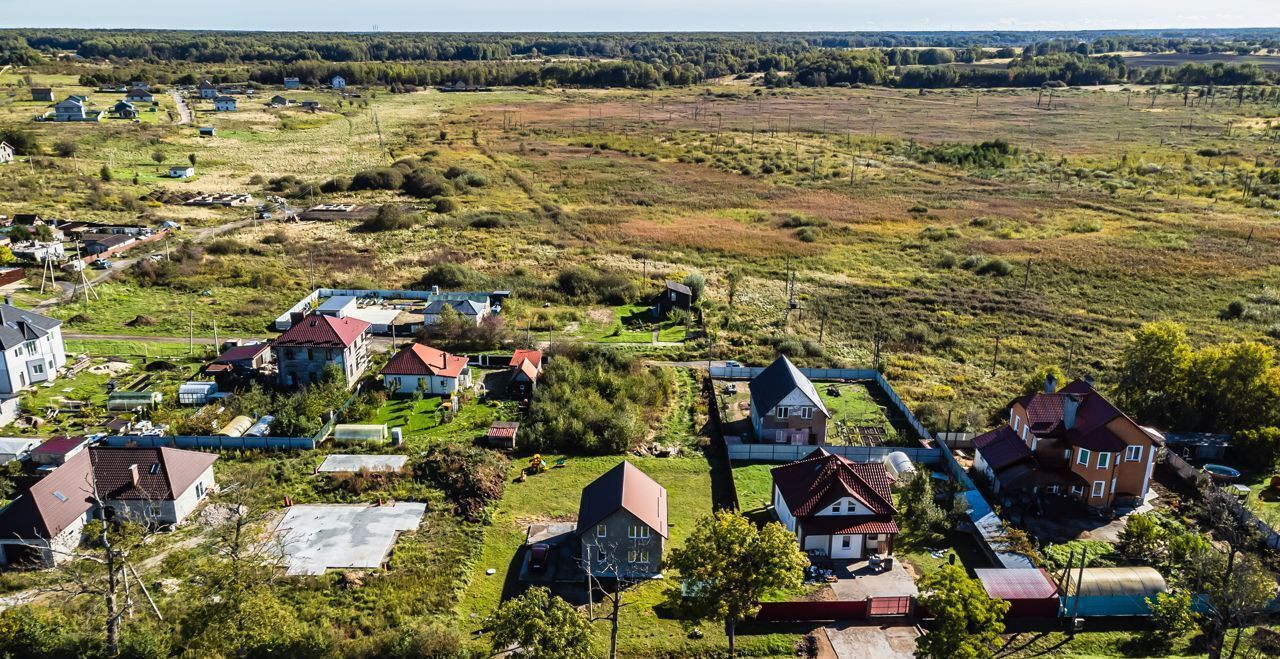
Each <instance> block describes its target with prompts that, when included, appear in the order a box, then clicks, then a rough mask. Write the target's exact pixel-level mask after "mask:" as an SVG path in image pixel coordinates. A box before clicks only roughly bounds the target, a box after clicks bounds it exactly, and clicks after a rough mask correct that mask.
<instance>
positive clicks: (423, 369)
mask: <svg viewBox="0 0 1280 659" xmlns="http://www.w3.org/2000/svg"><path fill="white" fill-rule="evenodd" d="M466 367H467V358H466V357H459V356H456V355H451V354H449V353H447V352H445V351H443V350H436V349H435V348H432V347H431V346H428V345H423V344H421V343H414V344H413V345H411V346H409V347H407V348H405V349H404V350H401V351H400V352H398V353H396V355H395V356H394V357H392V358H391V360H390V361H388V362H387V365H386V366H384V367H383V368H382V374H383V375H434V376H436V377H443V378H456V377H458V376H459V375H461V374H462V371H463V369H465V368H466Z"/></svg>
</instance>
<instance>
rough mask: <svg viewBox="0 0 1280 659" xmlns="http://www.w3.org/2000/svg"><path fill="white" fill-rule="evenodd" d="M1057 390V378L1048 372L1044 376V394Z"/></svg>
mask: <svg viewBox="0 0 1280 659" xmlns="http://www.w3.org/2000/svg"><path fill="white" fill-rule="evenodd" d="M1057 390H1058V378H1057V377H1055V376H1054V375H1053V373H1049V374H1048V375H1045V376H1044V392H1045V393H1046V394H1051V393H1054V392H1056V391H1057Z"/></svg>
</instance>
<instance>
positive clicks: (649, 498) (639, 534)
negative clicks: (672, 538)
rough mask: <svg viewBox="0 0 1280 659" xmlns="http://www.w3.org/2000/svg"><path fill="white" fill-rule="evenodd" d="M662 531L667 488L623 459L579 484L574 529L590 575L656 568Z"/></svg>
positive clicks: (643, 573)
mask: <svg viewBox="0 0 1280 659" xmlns="http://www.w3.org/2000/svg"><path fill="white" fill-rule="evenodd" d="M667 533H668V530H667V490H666V489H665V488H663V487H662V486H661V485H659V484H658V482H657V481H655V480H653V479H652V478H650V477H649V475H648V474H646V473H644V472H643V471H640V470H639V469H638V468H636V466H635V465H633V464H631V463H630V462H627V461H625V460H624V461H622V462H621V463H620V464H618V466H616V467H614V468H613V469H610V470H609V471H607V472H605V473H604V475H602V476H601V477H599V478H597V479H596V480H594V481H592V482H591V484H589V485H587V486H586V487H585V488H583V489H582V499H581V501H580V502H579V504H578V522H577V526H576V528H575V530H574V534H575V535H577V536H578V539H579V549H580V550H581V554H580V556H581V558H582V563H583V565H585V566H586V567H587V569H589V570H590V571H591V574H592V576H596V577H606V578H618V577H622V578H629V579H647V578H652V577H655V576H657V575H659V574H661V572H662V549H663V546H664V545H665V543H666V540H667V537H668V535H667Z"/></svg>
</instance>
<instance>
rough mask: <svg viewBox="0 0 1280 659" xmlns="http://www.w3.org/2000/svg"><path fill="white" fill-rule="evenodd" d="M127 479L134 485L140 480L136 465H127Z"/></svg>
mask: <svg viewBox="0 0 1280 659" xmlns="http://www.w3.org/2000/svg"><path fill="white" fill-rule="evenodd" d="M129 480H131V481H133V486H134V487H137V486H138V483H141V482H142V478H141V476H139V475H138V465H129Z"/></svg>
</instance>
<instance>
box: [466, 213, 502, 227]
mask: <svg viewBox="0 0 1280 659" xmlns="http://www.w3.org/2000/svg"><path fill="white" fill-rule="evenodd" d="M467 224H469V225H470V226H471V228H473V229H499V228H501V227H503V226H504V225H505V224H506V222H505V221H504V220H503V218H502V216H501V215H499V214H497V213H478V214H476V215H473V216H471V218H470V219H469V220H468V222H467Z"/></svg>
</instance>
